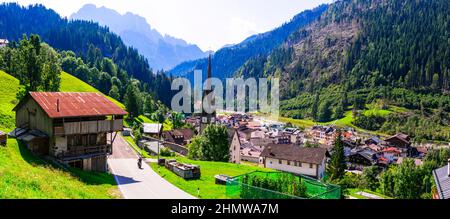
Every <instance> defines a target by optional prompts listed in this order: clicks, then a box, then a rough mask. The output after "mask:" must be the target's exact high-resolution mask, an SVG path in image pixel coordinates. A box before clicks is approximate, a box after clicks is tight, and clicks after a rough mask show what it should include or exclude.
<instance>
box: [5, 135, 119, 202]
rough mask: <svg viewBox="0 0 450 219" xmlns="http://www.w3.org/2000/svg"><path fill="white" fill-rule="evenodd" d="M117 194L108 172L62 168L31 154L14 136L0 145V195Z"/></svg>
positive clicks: (78, 196) (70, 196) (103, 196)
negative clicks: (2, 145)
mask: <svg viewBox="0 0 450 219" xmlns="http://www.w3.org/2000/svg"><path fill="white" fill-rule="evenodd" d="M118 197H120V194H119V191H118V190H117V187H116V185H115V181H114V178H113V177H112V176H111V175H109V174H104V173H90V172H84V171H80V170H71V171H64V170H62V169H60V168H58V167H55V166H52V165H51V164H49V163H48V162H47V161H45V160H42V159H40V158H38V157H36V156H33V155H32V154H31V153H30V152H29V151H28V150H26V149H25V147H24V146H20V145H19V144H18V142H17V141H16V140H15V139H9V140H8V146H7V147H0V199H16V198H25V199H28V198H32V199H110V198H118Z"/></svg>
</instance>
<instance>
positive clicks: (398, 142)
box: [384, 133, 411, 149]
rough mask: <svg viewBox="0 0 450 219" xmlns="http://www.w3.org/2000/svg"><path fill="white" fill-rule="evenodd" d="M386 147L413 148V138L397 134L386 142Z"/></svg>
mask: <svg viewBox="0 0 450 219" xmlns="http://www.w3.org/2000/svg"><path fill="white" fill-rule="evenodd" d="M384 145H385V146H387V147H396V148H402V149H408V148H409V147H410V146H411V138H410V137H409V136H408V135H405V134H403V133H399V134H396V135H394V136H392V137H389V138H387V139H385V140H384Z"/></svg>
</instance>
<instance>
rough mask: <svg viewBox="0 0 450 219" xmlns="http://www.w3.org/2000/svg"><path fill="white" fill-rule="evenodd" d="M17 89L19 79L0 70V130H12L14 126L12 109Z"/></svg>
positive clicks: (15, 102)
mask: <svg viewBox="0 0 450 219" xmlns="http://www.w3.org/2000/svg"><path fill="white" fill-rule="evenodd" d="M17 91H19V80H17V79H16V78H14V77H13V76H11V75H9V74H6V73H5V72H3V71H0V94H1V95H0V130H2V131H4V132H9V131H12V130H13V129H14V127H15V125H14V123H15V112H13V111H12V109H13V108H14V106H16V104H17V103H18V101H17V100H16V93H17Z"/></svg>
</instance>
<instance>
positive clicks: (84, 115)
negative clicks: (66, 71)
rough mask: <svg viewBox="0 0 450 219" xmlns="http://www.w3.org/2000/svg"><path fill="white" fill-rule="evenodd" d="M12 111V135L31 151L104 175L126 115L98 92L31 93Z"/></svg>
mask: <svg viewBox="0 0 450 219" xmlns="http://www.w3.org/2000/svg"><path fill="white" fill-rule="evenodd" d="M13 110H14V111H16V127H17V129H16V130H15V131H13V132H12V133H13V134H14V135H15V137H16V138H17V139H19V140H22V141H23V142H24V143H26V145H27V147H28V149H30V150H31V151H32V152H34V153H36V154H40V155H49V156H51V157H54V158H56V159H57V160H58V161H60V162H61V163H63V164H67V165H69V166H72V167H77V168H81V169H84V170H90V171H101V172H104V171H107V156H108V155H110V154H112V152H113V151H112V144H113V142H114V140H115V137H116V135H117V132H119V131H122V130H123V116H124V115H126V114H127V112H126V111H124V110H123V109H121V108H120V107H118V106H117V105H115V104H114V103H112V102H111V101H110V100H108V99H107V98H106V97H105V96H104V95H102V94H99V93H64V92H31V93H29V94H28V95H27V96H26V97H25V98H23V99H22V100H21V101H20V102H19V104H18V105H17V106H16V107H15V108H14V109H13ZM108 135H109V136H108Z"/></svg>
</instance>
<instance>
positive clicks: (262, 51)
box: [169, 5, 327, 79]
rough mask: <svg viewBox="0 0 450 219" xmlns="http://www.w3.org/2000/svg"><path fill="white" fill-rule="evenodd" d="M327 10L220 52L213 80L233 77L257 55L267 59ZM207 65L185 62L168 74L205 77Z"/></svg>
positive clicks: (204, 61)
mask: <svg viewBox="0 0 450 219" xmlns="http://www.w3.org/2000/svg"><path fill="white" fill-rule="evenodd" d="M326 9H327V5H322V6H319V7H317V8H315V9H313V10H307V11H304V12H302V13H300V14H298V15H297V16H295V17H294V18H293V19H292V20H291V21H290V22H287V23H286V24H284V25H282V26H281V27H279V28H276V29H274V30H272V31H269V32H267V33H263V34H259V35H255V36H252V37H249V38H248V39H246V40H244V41H243V42H242V43H240V44H238V45H234V46H229V47H225V48H222V49H220V50H219V51H217V52H216V53H215V54H214V56H213V59H212V72H213V74H214V77H218V78H220V79H224V78H227V77H232V76H233V74H234V72H235V71H236V70H237V69H239V68H240V67H241V66H242V65H243V64H244V63H245V62H246V61H247V60H249V59H250V58H252V57H255V56H258V55H268V54H269V53H270V52H271V51H272V50H273V49H274V48H276V47H278V46H279V45H280V44H281V43H283V42H284V41H285V40H286V39H287V38H288V36H289V35H291V34H292V33H293V32H294V31H296V30H297V29H299V28H301V27H304V26H306V25H308V24H309V23H311V22H312V21H314V20H316V19H317V18H318V17H319V16H320V15H321V14H322V13H323V12H324V11H325V10H326ZM207 64H208V60H207V59H199V60H195V61H190V62H185V63H182V64H180V65H178V66H177V67H175V68H174V69H172V70H171V71H169V73H170V74H171V75H173V76H174V77H179V76H182V77H188V78H192V73H193V71H194V70H196V69H199V70H203V72H204V73H205V75H206V69H207Z"/></svg>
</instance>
